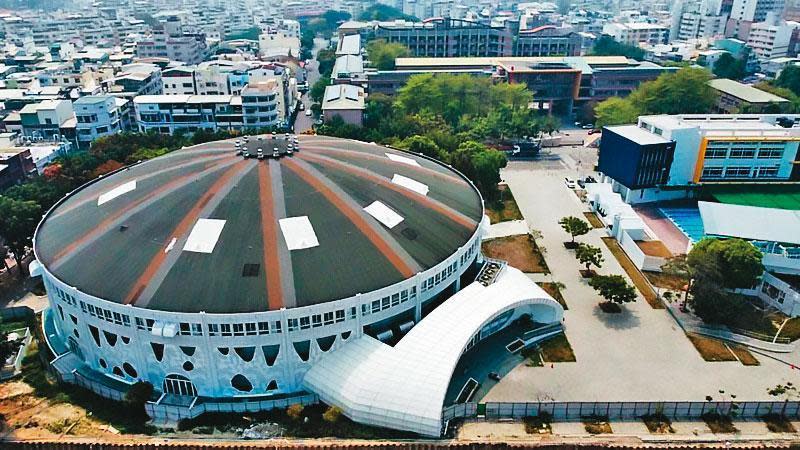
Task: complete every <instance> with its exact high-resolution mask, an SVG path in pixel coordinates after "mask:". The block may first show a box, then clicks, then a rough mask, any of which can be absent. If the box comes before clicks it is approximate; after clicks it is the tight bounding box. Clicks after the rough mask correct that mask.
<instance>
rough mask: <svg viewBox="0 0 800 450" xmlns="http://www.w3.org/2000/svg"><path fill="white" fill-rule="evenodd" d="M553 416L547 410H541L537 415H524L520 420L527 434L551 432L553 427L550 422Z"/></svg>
mask: <svg viewBox="0 0 800 450" xmlns="http://www.w3.org/2000/svg"><path fill="white" fill-rule="evenodd" d="M552 421H553V416H551V415H550V413H548V412H541V413H539V415H538V416H529V417H524V418H523V419H522V422H523V423H524V424H525V432H526V433H528V434H552V433H553V428H552V427H551V426H550V422H552Z"/></svg>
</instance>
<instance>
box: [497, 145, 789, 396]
mask: <svg viewBox="0 0 800 450" xmlns="http://www.w3.org/2000/svg"><path fill="white" fill-rule="evenodd" d="M559 151H563V152H564V154H563V155H559V154H558V152H553V153H551V154H550V155H548V156H547V157H546V158H544V159H545V163H539V162H537V161H524V162H516V161H512V162H510V163H509V165H508V167H507V168H506V169H505V170H504V171H503V173H502V177H503V179H504V180H505V181H506V182H507V183H508V185H509V186H510V188H511V190H512V191H513V193H514V197H515V198H516V200H517V203H518V204H519V208H520V210H521V211H522V214H523V216H524V217H525V219H526V220H527V222H528V224H529V225H530V227H531V228H532V229H535V230H539V231H541V233H542V235H543V239H542V241H541V242H540V245H542V246H543V247H545V248H546V255H545V257H546V260H547V264H548V266H549V267H550V269H551V271H552V277H551V278H552V280H553V281H560V282H562V283H564V284H565V285H566V289H565V290H564V292H563V295H564V298H565V299H566V301H567V304H568V306H569V310H568V311H566V312H565V315H564V316H565V326H566V335H567V337H568V339H569V341H570V343H571V344H572V347H573V349H574V351H575V355H576V357H577V362H575V363H557V364H555V365H554V367H553V368H551V367H550V366H549V365H547V366H545V367H527V366H525V365H524V364H521V365H519V366H517V367H516V368H515V369H514V370H512V371H511V372H510V373H509V374H508V375H506V376H505V377H504V378H503V379H502V380H501V381H500V382H499V383H498V384H497V385H495V386H494V387H493V388H492V389H491V390H490V391H489V392H488V394H487V395H486V396H485V397H484V398H483V400H482V401H516V402H520V401H547V400H558V401H579V400H582V401H612V400H614V401H644V400H655V401H661V400H665V401H666V400H703V399H705V397H706V396H707V395H711V396H712V397H713V398H714V400H730V397H728V394H731V393H733V394H735V395H736V396H737V399H738V400H775V398H774V397H770V396H769V395H768V394H767V389H768V388H771V387H774V386H775V385H777V384H779V383H786V382H787V381H791V382H793V383H795V384H797V383H800V370H797V369H792V368H791V367H790V366H789V365H787V364H785V363H783V362H779V361H776V360H773V359H770V358H768V357H765V356H763V355H756V357H757V358H758V359H759V361H760V362H761V365H760V366H753V367H746V366H744V365H742V364H741V363H739V362H735V361H734V362H714V363H709V362H706V361H704V360H703V359H702V358H701V357H700V355H699V354H698V353H697V351H696V350H695V349H694V347H693V346H692V344H691V343H690V342H689V340H688V339H687V338H686V336H685V335H684V333H683V332H682V330H681V329H680V328H679V327H678V325H677V324H676V323H675V321H674V320H673V319H672V318H671V317H670V316H669V314H668V313H667V312H666V311H665V310H655V309H652V308H651V307H650V306H649V305H648V304H647V302H645V301H644V299H643V298H641V297H640V298H639V300H638V301H637V302H636V303H633V304H627V305H625V306H624V307H623V308H624V312H623V313H621V314H606V313H603V312H601V311H600V309H599V307H598V303H599V301H600V300H601V299H600V297H599V296H598V295H597V294H596V293H595V291H594V290H593V289H592V288H591V287H590V286H589V285H588V283H587V282H586V280H584V279H582V278H581V276H580V274H579V273H578V269H579V268H580V266H579V264H578V262H577V261H576V260H575V257H574V256H573V252H572V251H569V250H566V249H565V248H564V246H563V245H562V242H563V241H566V240H569V236H568V235H567V234H566V233H565V232H564V231H563V230H562V229H561V227H560V225H559V224H558V220H559V219H560V218H561V217H564V216H569V215H572V216H578V217H582V212H583V211H585V210H586V209H585V205H583V204H582V203H581V202H580V200H579V199H578V197H577V195H575V193H574V192H572V191H571V190H569V189H567V187H566V186H565V184H564V177H567V176H569V177H572V178H574V177H575V176H577V175H581V176H585V175H588V174H589V173H590V172H589V169H588V167H591V166H592V164H593V162H592V161H591V153H594V151H593V150H589V149H582V150H581V149H576V148H567V149H564V150H559ZM581 152H583V154H585V155H587V156H586V157H583V156H581V155H580V154H579V155H576V153H581ZM560 156H563V158H561V161H558V157H560ZM578 161H581V162H580V164H579V163H578ZM604 235H605V234H604V230H602V229H592V230H591V231H590V232H589V234H588V235H585V236H581V237H579V238H578V239H577V240H579V241H580V242H585V243H588V244H591V245H594V246H596V247H599V248H601V249H602V251H603V257H604V258H605V263H604V264H603V267H602V268H601V269H599V270H598V271H597V272H598V273H600V274H621V275H625V272H624V271H623V269H622V267H621V266H620V265H619V263H618V262H617V260H616V259H615V258H614V256H613V255H612V254H611V252H610V251H608V248H607V247H606V246H605V244H604V243H603V242H602V241H601V237H602V236H604ZM781 357H782V358H787V357H788V358H796V353H795V354H790V355H788V356H787V355H782V356H781ZM797 363H798V364H799V365H800V360H798V361H797ZM720 389H722V390H724V391H725V392H726V394H725V395H724V396H723V395H721V394H720V393H719V390H720Z"/></svg>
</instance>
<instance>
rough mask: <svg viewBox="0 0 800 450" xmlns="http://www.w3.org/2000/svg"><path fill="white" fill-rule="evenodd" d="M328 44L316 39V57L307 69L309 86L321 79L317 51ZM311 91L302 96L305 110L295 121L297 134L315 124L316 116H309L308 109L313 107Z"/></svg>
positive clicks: (314, 52)
mask: <svg viewBox="0 0 800 450" xmlns="http://www.w3.org/2000/svg"><path fill="white" fill-rule="evenodd" d="M326 44H327V41H326V40H325V39H320V38H317V39H314V50H313V51H312V53H313V55H314V58H313V59H311V61H310V63H309V64H308V65H307V66H306V70H307V71H308V72H307V74H306V81H307V82H308V88H309V90H310V89H311V86H313V85H314V83H316V82H317V80H319V63H318V62H317V59H316V55H317V52H318V51H319V50H320V49H321V48H324V47H325V45H326ZM309 92H310V91H307V92H306V93H304V94H303V95H302V97H300V102H302V103H303V105H304V108H305V109H304V110H303V111H300V112H299V113H298V114H297V118H296V119H295V121H294V132H295V133H297V134H300V133H303V132H304V131H307V130H310V129H311V127H312V126H313V125H314V120H316V119H315V118H314V116H307V115H306V111H309V110H310V108H311V98H310V97H309Z"/></svg>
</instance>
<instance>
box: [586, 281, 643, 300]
mask: <svg viewBox="0 0 800 450" xmlns="http://www.w3.org/2000/svg"><path fill="white" fill-rule="evenodd" d="M589 286H591V287H592V288H594V290H595V291H597V293H598V294H600V296H601V297H603V298H604V299H605V300H606V302H608V303H616V304H618V305H621V304H623V303H630V302H635V301H636V289H634V288H633V286H631V285H630V284H628V282H627V281H626V280H625V278H624V277H623V276H622V275H598V276H595V277H592V278H591V279H590V280H589Z"/></svg>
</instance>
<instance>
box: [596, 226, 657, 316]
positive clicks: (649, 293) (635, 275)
mask: <svg viewBox="0 0 800 450" xmlns="http://www.w3.org/2000/svg"><path fill="white" fill-rule="evenodd" d="M601 239H603V242H604V243H605V244H606V247H608V249H609V250H611V254H613V255H614V257H615V258H617V261H619V264H620V265H621V266H622V268H623V269H624V270H625V273H627V274H628V276H629V277H630V279H631V281H633V284H634V286H636V289H638V290H639V292H641V293H642V296H643V297H644V299H645V300H646V301H647V304H648V305H650V307H651V308H653V309H664V305H663V304H662V303H661V300H659V299H658V295H656V291H654V290H653V287H652V286H650V283H648V282H647V279H646V278H645V277H644V275H642V272H641V271H639V268H637V267H636V265H635V264H633V261H631V259H630V258H628V255H626V254H625V251H624V250H622V247H620V245H619V242H617V240H616V239H614V238H613V237H611V236H604V237H603V238H601Z"/></svg>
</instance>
